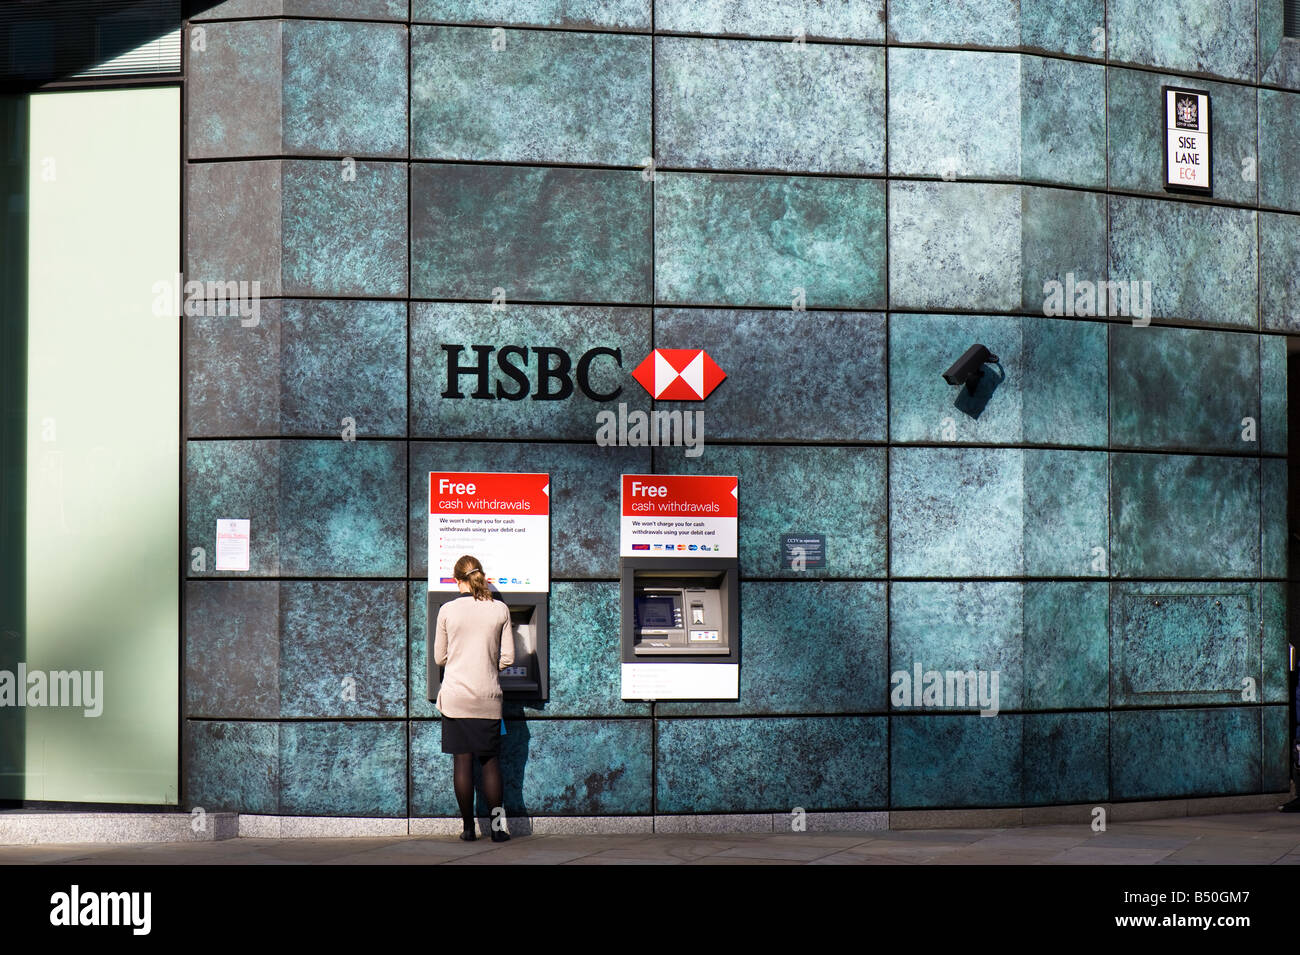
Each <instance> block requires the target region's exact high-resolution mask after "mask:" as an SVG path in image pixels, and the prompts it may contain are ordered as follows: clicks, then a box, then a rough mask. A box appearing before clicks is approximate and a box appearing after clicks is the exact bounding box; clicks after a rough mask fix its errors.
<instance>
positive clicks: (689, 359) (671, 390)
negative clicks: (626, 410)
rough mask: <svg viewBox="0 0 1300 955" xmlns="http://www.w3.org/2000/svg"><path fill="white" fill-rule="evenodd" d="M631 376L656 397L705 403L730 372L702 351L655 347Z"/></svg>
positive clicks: (700, 349) (699, 349)
mask: <svg viewBox="0 0 1300 955" xmlns="http://www.w3.org/2000/svg"><path fill="white" fill-rule="evenodd" d="M632 377H633V378H635V379H636V380H637V381H639V382H640V383H641V386H642V387H643V388H645V390H646V391H648V392H650V394H651V395H652V396H653V397H655V398H663V399H667V400H671V401H703V400H704V399H705V398H707V397H709V395H710V394H711V393H712V391H713V389H714V388H716V387H718V385H720V384H722V379H724V378H726V377H727V373H726V372H725V371H723V370H722V369H721V368H719V367H718V363H717V362H716V361H714V360H713V359H712V358H710V357H709V353H708V352H706V351H705V350H704V349H703V348H656V349H655V350H654V351H652V352H651V353H650V354H648V355H646V357H645V359H644V360H643V361H642V362H641V364H639V365H637V366H636V370H635V371H633V372H632Z"/></svg>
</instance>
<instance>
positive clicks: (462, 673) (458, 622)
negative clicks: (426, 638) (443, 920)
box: [433, 554, 515, 842]
mask: <svg viewBox="0 0 1300 955" xmlns="http://www.w3.org/2000/svg"><path fill="white" fill-rule="evenodd" d="M452 575H453V576H454V577H455V578H456V589H457V590H459V591H460V596H459V597H457V598H455V599H454V600H449V601H447V602H446V603H445V604H443V605H442V608H441V609H440V610H439V611H438V623H437V632H436V636H435V638H434V644H433V665H435V666H441V667H445V669H444V670H443V675H442V685H441V687H440V688H439V689H438V699H437V700H436V701H435V702H436V703H437V706H438V710H439V711H440V712H441V713H442V751H443V752H444V753H451V754H453V756H454V757H455V777H454V784H455V789H456V802H457V804H458V805H459V806H460V817H461V821H462V823H463V824H464V832H462V833H461V834H460V837H461V838H462V839H464V840H466V841H473V840H474V838H475V835H474V757H475V756H477V757H478V761H479V766H480V767H481V769H482V774H483V795H484V796H485V797H486V798H487V801H488V806H489V807H490V808H491V809H492V810H496V809H498V808H501V812H499V813H498V812H495V811H494V812H493V813H492V818H493V823H494V825H493V827H492V841H493V842H505V841H506V840H507V839H509V838H510V835H509V833H507V832H506V831H505V830H504V829H498V828H497V825H496V820H497V819H502V820H504V819H505V810H504V808H503V807H502V786H501V760H500V758H499V757H500V753H501V728H502V723H501V684H500V681H499V680H498V679H497V674H498V673H499V672H500V671H501V670H503V669H505V668H506V667H508V666H510V665H511V664H513V663H514V662H515V641H514V637H513V635H512V632H511V627H510V609H509V608H508V607H507V606H506V605H505V603H503V602H502V601H500V600H497V599H495V598H494V596H493V594H492V591H491V590H490V589H488V585H487V580H486V579H485V578H484V576H483V565H482V564H480V563H479V562H478V559H477V558H475V557H471V556H470V555H469V554H466V555H465V556H464V557H462V558H461V559H460V560H458V561H456V566H455V568H454V569H453V570H452Z"/></svg>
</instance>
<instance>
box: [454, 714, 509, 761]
mask: <svg viewBox="0 0 1300 955" xmlns="http://www.w3.org/2000/svg"><path fill="white" fill-rule="evenodd" d="M441 722H442V751H443V752H444V753H477V754H478V755H480V756H497V755H500V753H501V721H500V720H483V719H473V718H470V717H461V718H460V719H457V718H455V717H451V716H444V717H443V718H442V721H441Z"/></svg>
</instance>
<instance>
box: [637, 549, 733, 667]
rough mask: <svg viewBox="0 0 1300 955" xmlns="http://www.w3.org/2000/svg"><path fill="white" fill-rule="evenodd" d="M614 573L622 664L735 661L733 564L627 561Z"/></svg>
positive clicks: (700, 559)
mask: <svg viewBox="0 0 1300 955" xmlns="http://www.w3.org/2000/svg"><path fill="white" fill-rule="evenodd" d="M620 570H621V575H620V576H621V587H622V595H621V596H622V600H621V603H622V606H623V607H624V613H623V634H622V636H623V649H624V659H625V660H627V661H628V662H632V661H634V660H635V661H654V660H661V661H664V662H667V661H668V660H670V659H671V658H674V657H677V658H681V657H690V658H695V657H708V658H710V659H716V660H719V661H723V660H725V661H726V662H730V663H735V662H736V661H737V655H736V651H737V649H738V648H737V646H736V641H735V640H734V639H733V634H734V633H735V630H736V622H737V620H738V616H739V615H738V610H737V604H738V599H737V598H738V594H737V590H736V561H735V560H727V559H721V560H716V559H710V558H704V557H695V558H685V557H658V558H656V557H627V558H624V559H623V560H622V562H621V568H620ZM629 658H630V659H629Z"/></svg>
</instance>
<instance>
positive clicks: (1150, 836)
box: [0, 810, 1300, 866]
mask: <svg viewBox="0 0 1300 955" xmlns="http://www.w3.org/2000/svg"><path fill="white" fill-rule="evenodd" d="M0 864H2V865H79V866H80V865H94V864H104V865H139V864H144V865H511V864H525V865H645V864H656V865H728V864H731V865H736V864H741V865H809V864H815V865H845V864H847V865H1300V813H1280V812H1277V811H1276V810H1273V811H1266V812H1249V813H1232V814H1227V815H1217V816H1182V817H1178V818H1173V819H1154V820H1145V821H1141V822H1112V823H1110V824H1108V826H1107V828H1106V831H1104V832H1094V831H1092V829H1091V827H1090V826H1088V825H1086V824H1073V825H1052V826H1025V827H1017V828H1009V829H899V830H892V829H891V830H878V831H872V832H788V833H689V834H682V833H671V834H669V833H657V834H636V835H527V836H516V837H514V838H512V839H511V840H510V841H509V842H504V843H494V842H492V841H491V840H490V839H488V838H486V836H481V837H480V838H479V839H478V840H476V841H475V842H463V841H461V840H460V839H459V838H457V837H455V836H390V837H384V838H366V837H353V838H343V839H307V838H299V839H254V838H243V837H240V838H233V839H224V840H217V841H204V842H151V843H113V844H96V843H78V844H66V845H60V844H51V843H43V844H40V845H22V846H0Z"/></svg>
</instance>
